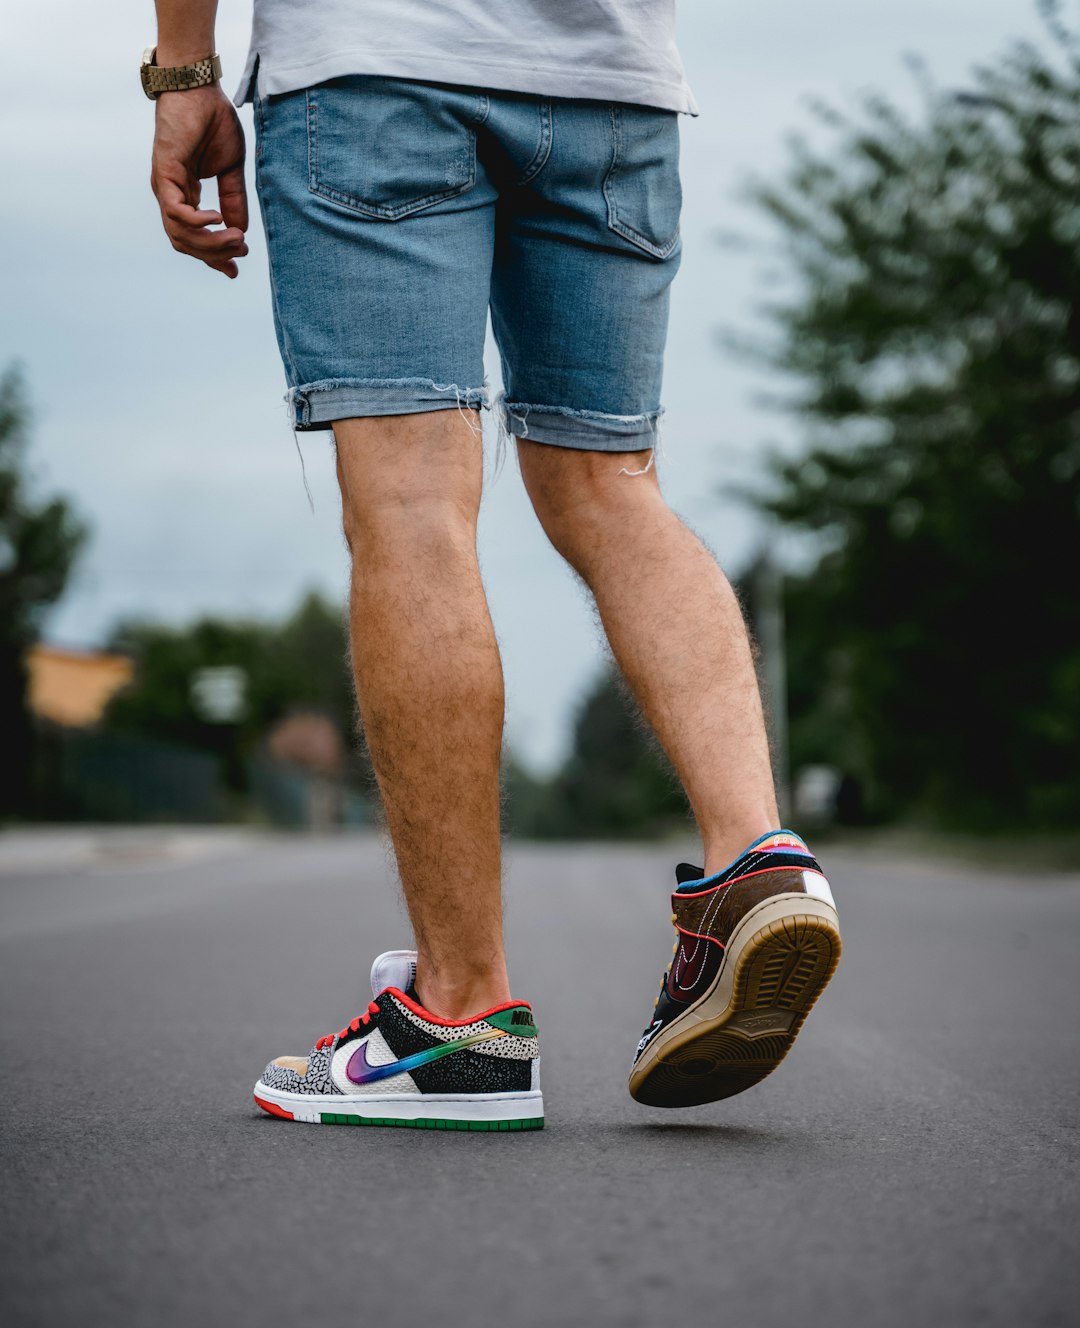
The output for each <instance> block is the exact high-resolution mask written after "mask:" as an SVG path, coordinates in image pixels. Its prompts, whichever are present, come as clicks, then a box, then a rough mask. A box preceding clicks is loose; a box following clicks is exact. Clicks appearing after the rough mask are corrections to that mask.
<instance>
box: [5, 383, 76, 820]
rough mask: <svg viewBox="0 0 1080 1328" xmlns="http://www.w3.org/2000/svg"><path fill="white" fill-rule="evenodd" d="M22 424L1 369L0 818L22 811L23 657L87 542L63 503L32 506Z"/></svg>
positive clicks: (18, 394)
mask: <svg viewBox="0 0 1080 1328" xmlns="http://www.w3.org/2000/svg"><path fill="white" fill-rule="evenodd" d="M28 425H29V408H28V406H27V402H26V394H25V390H24V387H23V382H22V376H21V374H20V373H19V371H18V370H17V369H16V368H14V367H12V368H8V369H7V370H6V371H5V373H4V374H3V376H2V377H0V733H2V734H3V760H2V761H0V814H10V813H19V812H26V811H27V810H29V808H30V803H31V798H30V787H31V753H32V751H33V730H32V727H31V723H30V718H29V715H28V713H27V708H26V681H27V680H26V672H25V668H24V665H23V658H24V656H25V654H26V651H27V650H28V649H29V647H30V646H31V645H33V643H34V642H35V641H36V640H37V636H38V631H39V628H40V624H41V616H42V613H43V612H44V610H45V609H47V608H48V607H49V605H51V604H55V603H56V601H57V600H58V599H59V598H60V596H61V595H62V594H63V591H64V587H65V586H66V585H67V581H68V576H69V575H70V573H71V569H72V566H73V565H74V562H75V558H76V556H77V554H78V552H79V550H80V548H81V547H82V545H83V543H84V542H85V540H86V536H87V531H86V528H85V526H84V525H83V524H82V523H81V522H80V521H79V520H78V518H77V517H76V515H75V513H74V511H73V510H72V508H71V506H70V505H69V504H68V503H67V502H66V501H65V500H64V499H62V498H51V499H48V500H46V501H44V502H42V503H40V504H39V503H38V502H37V501H36V500H35V499H34V498H33V497H32V496H31V494H30V486H29V483H28V476H27V464H26V462H27V456H26V454H27V447H28V444H29V438H28Z"/></svg>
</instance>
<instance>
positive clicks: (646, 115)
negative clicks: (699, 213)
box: [604, 103, 682, 258]
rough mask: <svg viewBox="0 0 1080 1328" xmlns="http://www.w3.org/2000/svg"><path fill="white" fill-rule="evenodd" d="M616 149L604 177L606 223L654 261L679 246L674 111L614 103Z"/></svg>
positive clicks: (679, 200)
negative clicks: (606, 208) (649, 255)
mask: <svg viewBox="0 0 1080 1328" xmlns="http://www.w3.org/2000/svg"><path fill="white" fill-rule="evenodd" d="M611 123H612V128H613V130H614V137H615V150H614V153H613V155H612V159H611V166H610V167H609V169H608V173H607V175H606V177H605V178H604V197H605V198H606V199H607V207H608V225H609V226H610V227H611V229H612V230H613V231H614V232H615V233H616V234H617V235H621V236H622V237H623V239H624V240H629V241H630V242H631V244H635V245H637V246H638V248H640V249H644V250H645V252H646V253H647V254H651V255H652V256H653V257H654V258H667V256H668V255H669V254H671V253H673V252H674V250H675V246H676V245H677V244H678V243H679V214H680V212H681V211H682V185H681V184H680V182H679V117H678V115H677V114H676V113H675V112H674V111H660V110H654V109H652V108H651V107H648V106H628V105H623V104H621V103H615V104H613V105H612V107H611Z"/></svg>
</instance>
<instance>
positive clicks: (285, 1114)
mask: <svg viewBox="0 0 1080 1328" xmlns="http://www.w3.org/2000/svg"><path fill="white" fill-rule="evenodd" d="M252 1096H253V1097H254V1098H255V1101H256V1102H257V1103H258V1104H259V1106H260V1107H262V1109H263V1111H265V1112H267V1114H268V1115H270V1116H280V1117H282V1119H283V1120H295V1119H296V1117H295V1116H294V1115H293V1114H292V1112H291V1111H286V1110H285V1108H284V1107H279V1106H278V1104H277V1103H276V1102H265V1101H264V1100H263V1099H262V1098H261V1097H259V1095H258V1094H257V1093H254V1094H252Z"/></svg>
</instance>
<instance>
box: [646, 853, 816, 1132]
mask: <svg viewBox="0 0 1080 1328" xmlns="http://www.w3.org/2000/svg"><path fill="white" fill-rule="evenodd" d="M676 877H677V888H676V890H675V893H674V894H673V895H672V897H671V901H672V909H673V913H672V921H673V922H674V924H675V927H676V930H677V932H678V937H677V939H676V942H675V954H674V958H673V959H672V961H671V967H670V968H669V969H668V971H667V972H666V973H665V974H664V980H663V984H662V985H661V988H660V995H659V997H658V998H657V1001H656V1007H655V1009H654V1010H653V1017H652V1021H651V1023H650V1024H649V1027H648V1028H647V1029H646V1030H645V1032H644V1034H643V1036H642V1038H641V1041H640V1042H639V1043H638V1049H637V1055H636V1058H635V1060H634V1067H633V1069H632V1070H631V1072H630V1095H631V1096H632V1097H634V1098H636V1099H637V1101H638V1102H643V1103H645V1104H646V1105H647V1106H651V1107H692V1106H698V1105H699V1104H700V1103H702V1102H715V1101H717V1100H718V1099H720V1098H725V1097H731V1096H733V1095H734V1094H735V1093H741V1092H742V1091H743V1090H744V1089H746V1088H751V1087H752V1086H753V1085H754V1084H756V1083H758V1081H759V1080H761V1079H764V1078H765V1076H766V1075H767V1074H770V1073H771V1072H772V1071H773V1070H775V1069H776V1067H777V1066H778V1065H779V1064H780V1062H781V1061H782V1060H783V1059H784V1057H785V1056H786V1055H787V1053H788V1051H789V1050H790V1048H791V1044H792V1043H793V1042H794V1040H795V1035H796V1034H797V1033H798V1031H799V1029H800V1028H801V1027H802V1024H803V1021H804V1019H805V1018H806V1016H807V1014H808V1013H809V1011H810V1008H811V1007H812V1006H813V1004H814V1002H815V1001H816V1000H817V998H818V996H819V995H820V994H821V992H822V990H823V988H824V987H825V984H826V983H827V982H828V981H829V979H830V978H831V977H832V975H833V973H835V971H836V966H837V964H838V963H839V962H840V926H839V922H838V920H837V916H836V905H835V904H834V902H833V897H832V891H831V890H830V889H829V883H828V881H827V880H826V879H825V877H824V875H823V874H822V871H821V868H820V867H819V866H818V864H817V862H816V861H815V860H814V858H813V857H812V856H811V855H810V851H809V850H808V849H807V847H806V845H805V844H804V843H803V841H802V840H801V839H800V838H799V837H798V835H793V834H791V833H790V832H788V831H777V832H775V833H773V834H770V835H765V836H763V837H762V838H761V839H759V840H756V841H755V842H754V843H753V844H751V845H750V848H749V849H748V850H747V851H746V852H745V853H744V854H743V855H742V857H741V858H738V859H737V860H736V861H735V862H733V863H732V864H731V866H730V867H728V868H726V869H725V870H724V871H722V872H719V873H718V874H717V875H716V876H710V877H708V878H706V877H705V875H704V873H703V872H702V871H701V869H700V868H699V867H691V866H689V865H688V864H686V863H682V864H681V865H680V866H679V867H678V869H677V871H676Z"/></svg>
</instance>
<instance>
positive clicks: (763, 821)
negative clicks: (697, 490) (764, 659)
mask: <svg viewBox="0 0 1080 1328" xmlns="http://www.w3.org/2000/svg"><path fill="white" fill-rule="evenodd" d="M646 457H647V454H643V453H640V452H630V453H626V452H621V453H610V452H584V451H577V450H574V449H571V448H564V447H551V446H545V445H544V444H543V443H533V442H529V441H528V440H526V439H519V440H518V458H519V460H520V463H521V473H522V475H523V477H524V479H525V485H526V488H527V489H528V491H529V497H530V498H531V499H532V503H533V507H534V508H535V509H536V514H537V516H538V517H539V518H540V521H541V523H542V524H543V527H544V530H545V531H546V532H547V535H548V537H549V538H550V539H551V542H552V543H553V544H554V545H555V547H556V548H557V549H558V550H559V552H560V553H561V554H562V555H563V557H564V558H566V560H567V561H568V562H569V563H570V565H571V566H572V567H573V568H574V569H575V571H577V573H578V574H579V575H580V576H581V577H582V579H583V580H584V581H585V583H586V584H587V585H588V587H589V589H590V590H591V591H592V593H593V596H594V597H595V599H596V604H597V608H598V609H599V610H600V617H601V620H602V621H603V624H604V630H605V631H606V632H607V636H608V641H609V642H610V643H611V649H612V651H613V652H614V655H615V659H616V661H617V662H618V665H619V667H620V669H621V670H622V673H623V676H624V677H625V678H626V681H627V682H628V683H629V685H630V689H631V691H632V692H633V693H634V696H635V697H636V698H637V702H638V704H639V705H640V706H641V709H642V711H643V712H644V714H645V717H646V719H647V720H648V721H649V723H650V724H651V725H652V728H653V730H654V731H655V733H656V735H657V737H658V738H659V740H660V742H661V744H662V746H663V748H664V750H665V751H666V752H667V754H668V757H669V758H670V760H671V763H672V765H673V766H674V767H675V771H676V773H677V774H678V776H679V778H680V780H681V781H682V784H683V787H684V788H685V789H686V793H687V797H688V798H689V799H690V805H691V807H692V808H693V811H694V815H695V817H696V818H697V822H698V827H699V829H700V831H701V836H702V839H703V841H704V845H705V871H706V873H707V874H711V873H712V872H715V871H719V870H720V869H721V868H722V867H724V866H725V865H726V864H727V863H728V862H729V861H730V860H731V859H732V858H734V857H735V856H736V855H737V854H739V853H740V852H741V851H742V850H743V849H744V848H745V847H746V845H747V844H748V843H749V842H750V841H751V840H752V839H756V838H757V837H758V836H759V835H763V834H765V833H767V832H768V831H769V830H775V829H776V828H777V826H778V825H779V820H778V817H777V809H776V796H775V793H774V790H773V780H772V770H771V767H770V764H769V751H768V742H767V739H766V736H765V726H764V722H763V718H762V710H761V700H760V696H759V693H758V686H757V678H756V676H755V673H754V666H753V660H752V657H751V653H750V645H749V641H748V640H747V635H746V628H745V626H744V624H743V619H742V614H741V612H740V610H739V605H738V602H737V601H736V599H735V595H734V592H733V591H732V589H731V586H730V585H729V584H728V581H727V579H726V578H725V576H724V574H723V572H721V570H720V568H719V567H718V566H717V565H716V561H715V560H714V558H713V557H712V555H711V554H710V553H709V552H708V550H707V549H706V548H705V547H704V545H703V544H702V543H701V541H700V540H699V539H698V538H697V536H696V535H694V534H693V533H692V532H691V531H690V530H688V529H687V528H686V526H684V525H683V524H682V522H681V521H680V520H679V519H678V517H677V516H675V514H674V513H673V512H672V511H671V509H670V508H669V507H668V505H667V504H666V503H665V502H664V499H663V497H662V496H661V493H660V486H659V484H658V483H657V479H656V471H655V469H653V470H651V471H649V472H648V473H647V474H644V475H633V476H631V475H626V474H622V475H620V474H619V471H620V470H640V469H641V467H642V466H643V465H644V464H645V459H646Z"/></svg>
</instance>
